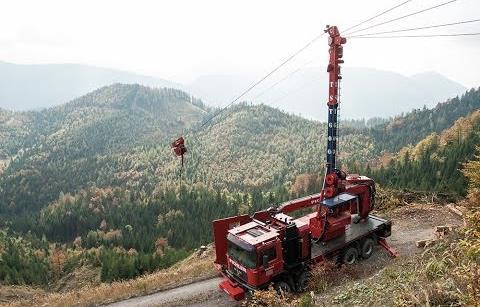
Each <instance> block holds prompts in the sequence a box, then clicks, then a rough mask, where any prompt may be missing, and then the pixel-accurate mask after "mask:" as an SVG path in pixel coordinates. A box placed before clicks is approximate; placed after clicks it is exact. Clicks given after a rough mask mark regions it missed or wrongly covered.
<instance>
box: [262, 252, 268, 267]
mask: <svg viewBox="0 0 480 307" xmlns="http://www.w3.org/2000/svg"><path fill="white" fill-rule="evenodd" d="M262 261H263V262H262V264H263V267H265V268H267V267H268V255H263V258H262Z"/></svg>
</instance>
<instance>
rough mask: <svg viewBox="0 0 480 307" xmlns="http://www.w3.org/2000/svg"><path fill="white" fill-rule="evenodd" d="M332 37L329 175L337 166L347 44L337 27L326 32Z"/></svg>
mask: <svg viewBox="0 0 480 307" xmlns="http://www.w3.org/2000/svg"><path fill="white" fill-rule="evenodd" d="M325 32H327V33H328V34H329V35H330V37H329V39H328V44H329V45H330V49H329V53H330V60H329V64H328V67H327V72H328V73H329V85H328V87H329V88H328V102H327V105H328V135H327V174H330V173H332V172H334V171H335V170H336V168H337V165H336V151H337V140H338V135H337V129H338V127H337V124H338V112H337V111H338V105H339V103H340V95H339V82H340V80H341V79H342V76H341V71H340V64H342V63H343V60H342V57H343V47H342V45H343V44H345V43H346V42H347V39H346V38H345V37H341V36H340V32H339V31H338V28H337V27H336V26H332V27H330V26H327V29H326V30H325Z"/></svg>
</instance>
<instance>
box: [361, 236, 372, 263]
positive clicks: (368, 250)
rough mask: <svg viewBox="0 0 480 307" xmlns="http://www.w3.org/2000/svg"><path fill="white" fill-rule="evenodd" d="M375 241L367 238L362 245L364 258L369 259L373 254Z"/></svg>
mask: <svg viewBox="0 0 480 307" xmlns="http://www.w3.org/2000/svg"><path fill="white" fill-rule="evenodd" d="M373 245H374V244H373V239H372V238H366V239H365V240H364V241H363V244H362V258H363V259H368V258H370V256H371V255H372V254H373Z"/></svg>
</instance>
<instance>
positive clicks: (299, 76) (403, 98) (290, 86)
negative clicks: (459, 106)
mask: <svg viewBox="0 0 480 307" xmlns="http://www.w3.org/2000/svg"><path fill="white" fill-rule="evenodd" d="M343 75H344V81H343V83H342V109H343V110H342V113H341V115H342V118H357V119H358V118H370V117H378V116H382V117H388V116H393V115H397V114H399V113H402V112H408V111H410V110H411V109H413V108H421V107H422V106H423V105H426V106H427V107H432V106H434V105H436V103H437V102H440V101H444V100H445V99H447V98H450V97H454V96H456V95H460V94H462V93H463V92H465V90H466V88H465V87H464V86H462V85H461V84H459V83H457V82H455V81H452V80H449V79H448V78H446V77H444V76H442V75H440V74H438V73H435V72H426V73H422V74H417V75H414V76H411V77H406V76H403V75H401V74H397V73H394V72H389V71H382V70H375V69H370V68H345V69H344V71H343ZM258 78H259V76H255V75H248V76H247V75H229V76H225V75H205V76H201V77H199V78H197V79H195V80H194V81H193V82H191V83H189V84H179V83H175V82H171V81H168V80H164V79H160V78H154V77H149V76H144V75H139V74H135V73H130V72H125V71H120V70H114V69H106V68H99V67H93V66H86V65H78V64H44V65H18V64H10V63H5V62H0V108H4V109H9V110H32V109H41V108H46V107H51V106H54V105H59V104H62V103H65V102H67V101H69V100H72V99H74V98H76V97H79V96H81V95H84V94H85V93H88V92H90V91H93V90H95V89H97V88H99V87H102V86H107V85H110V84H113V83H138V84H141V85H146V86H151V87H170V88H177V89H182V90H184V91H187V92H189V93H191V94H193V95H195V96H196V97H199V98H201V99H202V100H204V101H205V103H206V104H207V105H211V106H224V105H226V104H227V103H228V102H229V101H231V99H232V98H233V97H234V96H235V95H237V94H239V93H241V92H242V91H243V90H244V89H245V88H247V87H248V86H249V85H251V84H252V83H253V82H254V81H256V80H257V79H258ZM281 78H283V76H281V77H279V78H278V79H277V80H275V79H273V80H267V82H265V84H262V85H260V86H259V87H258V88H257V89H255V90H254V91H252V92H251V93H250V94H249V95H247V96H246V97H245V99H242V100H247V101H253V102H254V103H264V104H266V105H270V106H273V107H277V108H280V109H283V110H285V111H287V112H289V113H294V114H298V115H301V116H303V117H306V118H311V119H318V120H322V121H323V120H324V119H325V112H324V109H323V108H321V107H319V103H323V102H324V101H325V99H326V97H327V73H326V72H325V69H324V68H318V67H316V68H315V67H312V68H305V69H302V70H300V71H299V72H298V73H296V74H294V75H292V76H291V77H290V78H288V79H286V80H285V81H283V82H281V83H279V84H278V85H277V86H275V87H272V88H270V87H271V86H272V84H274V83H275V82H277V81H278V80H280V79H281ZM269 88H270V89H269ZM267 89H269V90H268V91H266V90H267ZM264 91H266V92H265V93H264V94H262V93H263V92H264ZM320 105H322V104H320Z"/></svg>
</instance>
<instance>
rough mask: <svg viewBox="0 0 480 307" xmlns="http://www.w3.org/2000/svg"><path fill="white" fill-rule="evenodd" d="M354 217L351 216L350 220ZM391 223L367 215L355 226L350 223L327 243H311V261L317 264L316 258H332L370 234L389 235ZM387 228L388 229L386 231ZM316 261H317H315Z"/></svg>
mask: <svg viewBox="0 0 480 307" xmlns="http://www.w3.org/2000/svg"><path fill="white" fill-rule="evenodd" d="M354 216H355V215H353V216H352V218H353V217H354ZM390 227H391V222H390V221H387V220H385V219H382V218H380V217H377V216H374V215H369V217H368V220H366V221H363V222H359V223H357V224H355V223H352V224H351V225H350V227H349V228H348V229H347V230H346V231H345V234H343V235H341V236H339V237H338V238H335V239H333V240H331V241H329V242H327V243H325V242H320V243H314V242H313V243H312V257H311V258H312V260H313V261H315V262H317V261H318V260H317V259H318V258H325V257H328V256H332V255H333V254H334V253H335V252H336V251H339V250H341V249H342V248H343V247H345V246H347V245H349V244H351V243H352V242H354V241H356V240H358V239H361V238H363V237H366V236H368V235H370V234H372V233H375V234H377V235H378V233H383V232H384V231H388V235H386V236H389V235H390ZM387 228H388V229H387ZM316 260H317V261H316Z"/></svg>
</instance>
